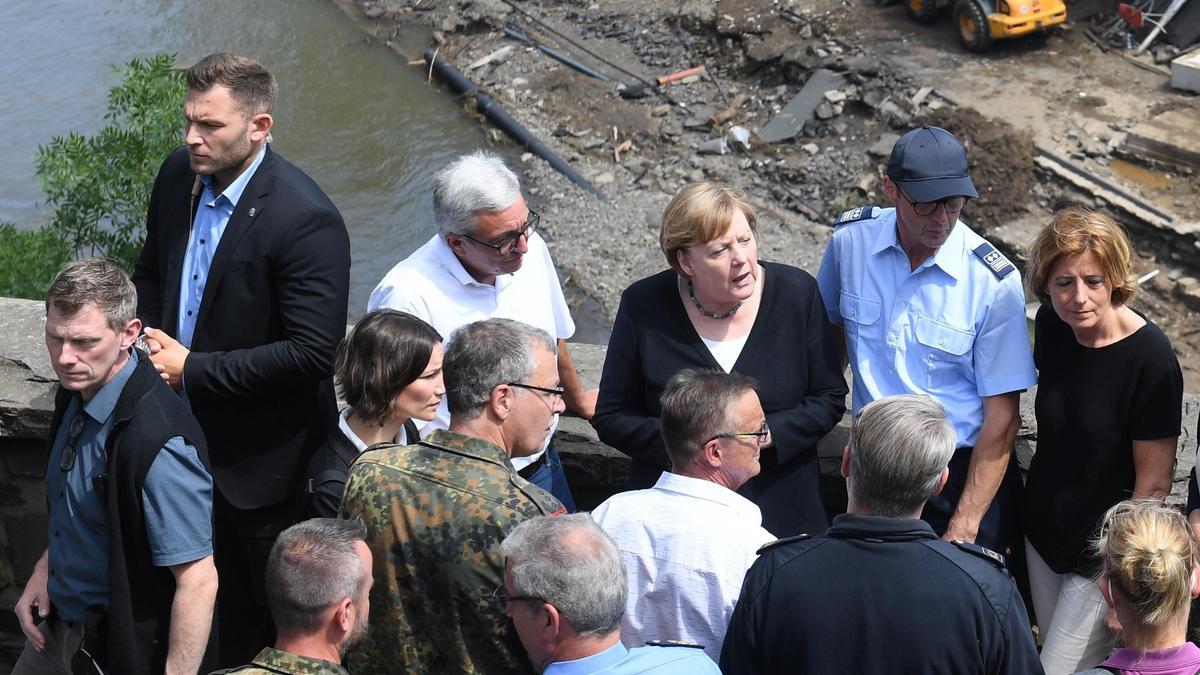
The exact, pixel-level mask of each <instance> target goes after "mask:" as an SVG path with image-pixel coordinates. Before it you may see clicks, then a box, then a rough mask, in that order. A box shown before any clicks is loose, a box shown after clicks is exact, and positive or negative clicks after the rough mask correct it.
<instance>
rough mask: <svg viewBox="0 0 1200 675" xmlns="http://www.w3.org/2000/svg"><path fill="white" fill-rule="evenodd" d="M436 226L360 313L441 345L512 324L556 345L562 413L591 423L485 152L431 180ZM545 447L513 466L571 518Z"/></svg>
mask: <svg viewBox="0 0 1200 675" xmlns="http://www.w3.org/2000/svg"><path fill="white" fill-rule="evenodd" d="M433 216H434V220H435V221H436V222H437V226H438V231H437V234H435V235H433V237H431V238H430V239H429V241H428V242H426V243H425V244H424V245H423V246H421V248H419V249H417V250H416V251H414V252H413V254H412V255H410V256H409V257H407V258H405V259H404V260H402V261H400V262H399V263H397V264H396V266H395V267H393V268H392V269H391V271H389V272H388V273H387V275H385V276H384V277H383V280H382V281H380V282H379V285H378V286H376V287H375V290H374V291H372V292H371V298H370V300H369V301H368V303H367V311H374V310H376V309H379V308H381V307H386V308H390V309H398V310H401V311H404V312H408V313H409V314H412V315H414V316H417V317H419V318H421V319H424V320H425V321H426V322H428V323H429V324H430V325H432V326H433V327H434V328H436V329H437V331H438V332H439V333H441V334H442V335H450V334H451V333H453V332H454V329H456V328H458V327H459V326H462V325H464V324H467V323H470V322H472V321H481V320H483V319H489V318H507V319H517V320H519V321H523V322H525V323H528V324H531V325H533V326H536V327H537V328H541V329H542V330H544V331H546V332H547V333H549V334H550V335H551V336H553V337H554V338H555V339H556V340H557V341H558V372H559V379H560V380H561V381H562V388H563V390H564V395H563V399H564V402H565V403H566V407H567V410H570V411H572V412H574V413H576V414H578V415H579V416H580V417H583V418H585V419H590V418H591V416H592V413H593V412H595V409H596V390H594V389H592V390H587V391H585V390H584V388H583V385H582V383H581V382H580V380H579V375H578V373H576V371H575V366H574V365H573V364H572V363H571V355H570V352H568V351H567V343H566V340H567V338H569V337H571V335H572V334H573V333H574V332H575V323H574V321H572V320H571V312H570V310H569V309H568V308H567V303H566V300H565V299H564V298H563V292H562V286H561V285H560V284H559V281H558V274H557V273H556V272H555V270H554V262H553V261H552V260H551V259H550V251H549V249H547V248H546V242H545V241H543V240H542V238H541V237H540V236H538V234H537V232H536V230H537V227H538V224H539V222H540V219H541V218H540V216H539V215H538V214H537V213H536V212H534V211H531V210H529V207H528V206H526V204H525V198H524V196H522V194H521V184H520V182H519V181H518V180H517V176H516V174H514V173H513V172H512V170H510V169H509V168H508V167H507V166H505V165H504V162H503V160H501V159H500V158H499V157H496V156H494V155H490V154H488V153H485V152H482V151H481V152H476V153H474V154H471V155H464V156H462V157H459V158H458V159H456V160H454V161H453V162H451V163H450V165H449V166H447V167H446V168H445V169H443V170H441V171H440V172H438V174H437V175H436V176H434V178H433ZM449 422H450V412H449V409H448V408H447V406H446V402H445V401H443V402H442V405H441V407H440V408H438V415H437V417H436V418H435V419H434V420H433V421H432V422H429V423H428V424H426V425H425V426H424V428H423V429H422V433H425V432H426V431H428V430H433V429H444V428H446V426H447V425H448V424H449ZM551 438H553V433H551V436H550V438H547V440H546V444H545V446H543V448H542V451H541V452H538V453H536V454H534V455H531V456H530V457H523V458H514V460H513V467H514V468H516V469H517V470H518V471H519V472H520V473H521V475H522V476H523V477H525V478H527V479H529V480H530V481H531V482H532V483H534V484H535V485H537V486H538V487H540V488H542V489H544V490H546V491H548V492H550V493H551V494H553V495H554V496H555V497H557V498H558V500H559V501H561V502H562V503H563V504H564V505H565V506H566V507H567V508H568V509H570V510H572V511H574V510H575V502H574V500H573V499H572V498H571V491H570V489H569V488H568V487H567V481H566V476H565V475H564V473H563V469H562V463H561V461H560V460H559V457H558V451H557V450H555V449H554V446H553V445H551V442H550V439H551Z"/></svg>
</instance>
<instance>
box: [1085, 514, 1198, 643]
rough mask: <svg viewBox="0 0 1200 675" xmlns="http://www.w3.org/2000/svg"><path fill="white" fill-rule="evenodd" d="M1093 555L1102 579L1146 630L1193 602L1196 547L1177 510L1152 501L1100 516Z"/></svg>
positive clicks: (1174, 615) (1185, 608)
mask: <svg viewBox="0 0 1200 675" xmlns="http://www.w3.org/2000/svg"><path fill="white" fill-rule="evenodd" d="M1102 522H1103V525H1102V526H1101V528H1100V536H1099V538H1098V539H1097V541H1096V551H1097V552H1098V553H1099V555H1100V560H1101V562H1102V563H1103V565H1104V568H1103V571H1102V572H1101V575H1102V576H1103V578H1105V579H1108V581H1109V583H1110V584H1111V585H1112V586H1113V587H1114V588H1113V590H1114V591H1116V592H1117V593H1120V594H1121V597H1123V598H1124V599H1126V600H1128V601H1129V604H1130V606H1131V607H1132V609H1133V611H1134V613H1135V614H1136V615H1137V617H1138V619H1139V620H1140V621H1141V622H1142V624H1143V625H1145V626H1161V625H1163V624H1164V623H1166V622H1167V621H1169V620H1170V619H1172V618H1174V617H1176V616H1178V615H1179V613H1180V612H1183V613H1186V612H1187V611H1188V608H1189V607H1191V602H1192V570H1193V569H1194V568H1195V566H1196V545H1195V541H1194V540H1193V539H1192V529H1191V527H1190V526H1189V525H1188V522H1187V519H1185V518H1184V517H1183V514H1182V513H1180V511H1179V509H1177V508H1172V507H1170V506H1166V505H1165V504H1163V503H1162V502H1159V501H1158V500H1156V499H1131V500H1127V501H1123V502H1121V503H1119V504H1117V505H1116V506H1113V507H1112V508H1111V509H1109V510H1108V513H1106V514H1104V520H1103V521H1102Z"/></svg>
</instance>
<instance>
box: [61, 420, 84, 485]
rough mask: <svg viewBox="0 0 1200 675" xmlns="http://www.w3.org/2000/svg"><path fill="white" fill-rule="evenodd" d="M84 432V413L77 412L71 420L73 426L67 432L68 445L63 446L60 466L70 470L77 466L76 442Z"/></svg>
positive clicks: (64, 469)
mask: <svg viewBox="0 0 1200 675" xmlns="http://www.w3.org/2000/svg"><path fill="white" fill-rule="evenodd" d="M82 433H83V413H82V412H78V413H75V418H74V419H72V420H71V426H70V428H69V430H68V433H67V447H65V448H63V453H62V458H60V459H59V460H58V468H60V469H62V470H63V471H70V470H71V469H72V467H74V466H75V444H76V443H78V442H79V436H80V434H82Z"/></svg>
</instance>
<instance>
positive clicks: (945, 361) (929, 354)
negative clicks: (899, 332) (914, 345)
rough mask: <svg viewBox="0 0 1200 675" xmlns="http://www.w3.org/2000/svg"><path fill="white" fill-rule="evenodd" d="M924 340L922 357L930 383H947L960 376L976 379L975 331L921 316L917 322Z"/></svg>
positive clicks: (917, 332) (941, 385) (942, 385)
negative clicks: (972, 362) (974, 362)
mask: <svg viewBox="0 0 1200 675" xmlns="http://www.w3.org/2000/svg"><path fill="white" fill-rule="evenodd" d="M913 327H914V330H915V332H916V337H917V342H918V343H920V345H921V348H920V354H921V360H922V363H923V364H924V367H925V373H926V377H927V382H928V386H931V387H945V386H948V385H950V384H952V383H954V382H956V381H958V380H964V379H973V378H971V377H970V372H971V360H972V357H971V346H972V345H974V344H975V332H974V331H970V330H964V329H962V328H956V327H954V326H950V325H948V324H944V323H942V322H940V321H934V320H933V319H930V318H927V317H923V316H918V317H915V321H914V324H913Z"/></svg>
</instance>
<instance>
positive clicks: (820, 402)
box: [592, 183, 846, 537]
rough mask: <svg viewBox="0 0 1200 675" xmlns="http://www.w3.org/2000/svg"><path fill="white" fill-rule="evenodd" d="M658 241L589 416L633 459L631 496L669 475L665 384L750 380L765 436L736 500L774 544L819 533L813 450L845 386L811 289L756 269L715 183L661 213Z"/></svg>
mask: <svg viewBox="0 0 1200 675" xmlns="http://www.w3.org/2000/svg"><path fill="white" fill-rule="evenodd" d="M659 243H660V246H661V247H662V251H663V255H664V256H665V257H666V259H667V264H668V265H670V266H671V269H669V270H665V271H663V272H660V273H658V274H655V275H654V276H651V277H647V278H645V279H642V280H641V281H637V282H635V283H634V284H633V285H632V286H630V287H629V288H627V289H625V292H624V293H623V294H622V296H621V304H620V307H619V308H618V309H617V317H616V321H615V323H614V325H613V332H612V337H611V338H610V339H609V343H608V354H607V356H606V358H605V360H604V370H603V373H602V375H601V379H600V394H599V397H598V399H597V402H596V415H595V417H593V418H592V426H594V427H595V428H596V432H597V433H598V434H599V436H600V440H602V441H604V442H605V443H608V444H609V445H611V446H613V447H615V448H617V449H618V450H621V451H622V452H624V453H625V454H627V455H629V456H630V457H632V458H633V467H632V470H631V475H630V483H631V487H633V488H648V487H650V486H652V485H654V484H655V483H656V481H658V478H659V475H660V474H661V473H662V472H663V471H664V470H665V469H668V468H669V466H670V463H669V460H668V457H667V451H666V447H665V445H664V444H663V439H662V434H661V432H660V427H661V420H660V414H661V405H660V403H659V396H661V395H662V392H663V389H664V388H665V387H666V384H667V382H668V381H669V380H670V379H671V377H672V376H673V375H675V373H677V372H679V371H680V370H683V369H684V368H703V369H710V370H721V371H724V372H736V373H739V374H742V375H748V376H750V377H753V378H755V379H757V380H758V381H759V386H758V388H757V392H758V396H759V399H760V400H761V402H762V407H763V411H764V412H766V416H767V426H768V428H769V429H770V434H769V435H767V436H766V437H765V439H764V441H763V444H762V446H761V454H760V455H759V459H758V464H759V465H760V469H759V472H758V475H757V476H756V477H754V478H751V479H750V480H749V481H748V482H746V483H745V484H743V485H742V487H741V488H740V490H739V492H740V493H741V494H742V495H743V496H745V497H746V498H748V499H749V500H750V501H752V502H754V504H756V505H757V506H758V507H759V509H760V510H761V512H762V525H763V527H764V528H766V529H767V530H768V531H769V532H771V533H772V534H774V535H775V536H777V537H784V536H789V535H793V534H799V533H802V532H810V533H813V534H816V533H820V532H823V531H825V528H826V527H827V526H828V523H827V520H826V517H825V511H824V509H823V508H822V506H821V500H820V494H819V486H818V480H819V475H818V470H817V453H816V448H817V441H819V440H821V437H823V436H824V435H825V434H826V433H828V432H829V430H830V429H832V428H833V427H834V425H836V424H837V423H838V420H840V419H841V418H842V413H843V412H844V411H845V407H846V406H845V397H846V381H845V379H844V378H843V377H842V369H841V368H839V367H838V356H837V349H836V346H835V343H834V342H833V336H832V328H831V327H830V324H829V319H828V318H827V317H826V314H825V306H824V304H823V303H822V302H821V294H820V292H819V291H818V290H817V283H816V280H814V279H813V278H812V276H811V275H809V274H808V273H807V272H804V271H803V270H800V269H798V268H795V267H791V266H789V265H781V264H778V263H769V262H760V261H759V260H758V228H757V224H756V220H755V216H754V211H753V209H751V208H750V206H749V204H747V203H746V197H745V195H744V194H743V193H742V192H741V191H740V190H735V189H732V188H727V187H722V186H719V185H715V184H713V183H693V184H691V185H688V186H686V187H684V188H683V190H681V191H680V192H679V194H677V195H676V196H675V197H674V198H673V199H672V200H671V202H670V203H669V204H667V208H666V210H665V211H663V216H662V228H661V230H660V235H659ZM730 431H731V432H739V433H741V432H753V431H757V430H756V429H731V430H730ZM746 442H748V441H747V440H746V439H744V438H732V439H725V440H723V441H722V443H731V444H732V443H746ZM730 450H731V451H732V450H735V448H733V447H731V448H730Z"/></svg>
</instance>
